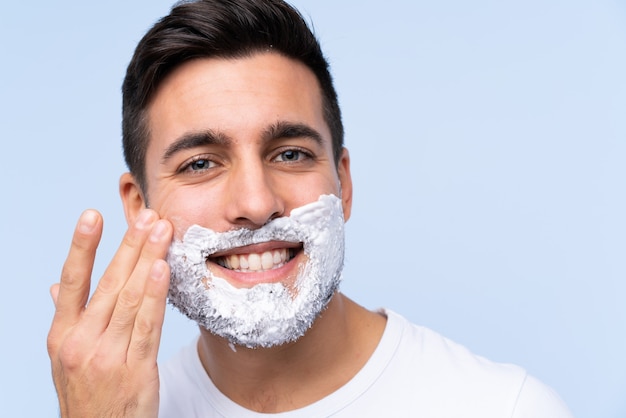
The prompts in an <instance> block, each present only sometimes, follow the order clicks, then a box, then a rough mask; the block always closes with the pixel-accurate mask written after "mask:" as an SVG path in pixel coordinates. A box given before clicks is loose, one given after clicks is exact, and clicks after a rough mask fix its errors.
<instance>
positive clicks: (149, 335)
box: [126, 260, 170, 367]
mask: <svg viewBox="0 0 626 418" xmlns="http://www.w3.org/2000/svg"><path fill="white" fill-rule="evenodd" d="M169 284H170V269H169V266H168V265H167V263H166V262H165V261H164V260H157V261H156V262H155V263H154V264H153V265H152V268H151V270H150V276H149V279H148V283H147V284H146V292H145V296H144V298H143V301H142V303H141V308H140V309H139V312H137V317H136V319H135V323H134V327H133V333H132V337H131V341H130V345H129V347H128V355H127V360H126V361H127V363H128V365H129V366H130V367H132V366H135V365H136V364H139V363H141V362H144V363H145V364H146V365H147V366H148V367H150V366H152V365H154V364H156V360H157V355H158V353H159V344H160V341H161V330H162V328H163V320H164V317H165V305H166V300H167V292H168V290H169Z"/></svg>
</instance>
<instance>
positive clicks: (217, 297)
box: [168, 195, 344, 348]
mask: <svg viewBox="0 0 626 418" xmlns="http://www.w3.org/2000/svg"><path fill="white" fill-rule="evenodd" d="M267 241H287V242H301V243H303V248H304V253H305V255H306V256H307V260H306V262H305V263H304V264H303V265H300V266H299V267H300V268H299V271H298V276H297V278H296V280H295V284H294V285H293V287H291V286H289V285H286V284H283V283H261V284H257V285H255V286H253V287H251V288H249V289H248V288H236V287H234V286H232V285H231V284H230V283H228V282H227V281H226V280H225V279H223V278H221V277H218V276H215V275H214V274H213V273H212V272H211V271H210V270H209V269H208V267H207V258H208V257H209V256H210V255H211V254H214V253H216V252H218V251H224V250H229V249H232V248H237V247H242V246H245V245H251V244H258V243H262V242H267ZM343 257H344V219H343V208H342V205H341V199H339V198H338V197H336V196H333V195H322V196H320V198H319V200H317V201H316V202H313V203H310V204H307V205H305V206H302V207H300V208H297V209H294V210H292V211H291V214H290V216H288V217H282V218H277V219H275V220H272V221H271V222H269V223H267V224H266V225H264V226H263V227H262V228H260V229H256V230H250V229H238V230H233V231H228V232H222V233H220V232H215V231H213V230H211V229H208V228H203V227H200V226H198V225H193V226H191V227H190V228H189V229H188V230H187V232H186V233H185V235H184V237H183V239H182V241H178V240H176V241H174V242H173V243H172V245H171V247H170V251H169V254H168V263H169V265H170V267H171V282H170V290H169V301H170V303H171V304H172V305H174V306H175V307H176V308H178V309H179V310H180V311H181V312H182V313H184V314H185V315H187V316H188V317H189V318H190V319H192V320H194V321H196V322H197V323H198V324H199V325H200V326H202V327H204V328H206V329H207V330H209V331H210V332H212V333H213V334H215V335H218V336H220V337H223V338H226V339H227V340H228V341H229V342H230V343H231V344H236V345H241V346H245V347H249V348H256V347H272V346H276V345H281V344H285V343H287V342H291V341H295V340H296V339H298V338H300V337H301V336H302V335H304V333H305V332H306V331H307V330H308V329H309V328H310V327H311V325H312V324H313V321H315V319H316V318H317V317H318V316H319V314H320V313H321V312H322V311H323V310H324V309H325V308H326V306H327V305H328V302H330V300H331V298H332V296H333V294H334V293H335V291H336V290H337V288H338V286H339V282H340V281H341V271H342V269H343Z"/></svg>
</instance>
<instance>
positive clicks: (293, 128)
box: [161, 121, 324, 163]
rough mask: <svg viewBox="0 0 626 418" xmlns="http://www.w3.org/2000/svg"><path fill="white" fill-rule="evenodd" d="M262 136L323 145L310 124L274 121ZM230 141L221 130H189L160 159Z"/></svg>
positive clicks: (226, 144) (223, 144)
mask: <svg viewBox="0 0 626 418" xmlns="http://www.w3.org/2000/svg"><path fill="white" fill-rule="evenodd" d="M262 138H263V140H264V141H266V142H270V141H272V140H278V139H289V138H305V139H310V140H313V141H314V142H315V143H317V144H318V145H323V143H324V140H323V138H322V135H321V134H320V133H319V132H318V131H316V130H315V129H313V128H311V127H310V126H308V125H306V124H303V123H293V122H284V121H279V122H276V123H274V124H272V125H270V126H269V127H267V129H265V131H264V132H263V134H262ZM232 142H233V140H232V139H231V138H230V137H229V136H227V135H226V134H224V133H222V132H215V131H213V130H206V131H201V132H190V133H187V134H184V135H183V136H181V137H180V138H179V139H177V140H176V141H174V142H173V143H171V144H170V146H169V147H167V149H166V150H165V153H164V154H163V158H162V159H161V161H162V163H166V162H167V161H168V160H169V159H170V158H172V157H173V156H174V155H175V154H176V153H178V152H180V151H185V150H188V149H193V148H199V147H205V146H208V145H221V146H228V145H230V144H232Z"/></svg>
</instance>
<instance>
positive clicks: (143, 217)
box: [135, 210, 152, 229]
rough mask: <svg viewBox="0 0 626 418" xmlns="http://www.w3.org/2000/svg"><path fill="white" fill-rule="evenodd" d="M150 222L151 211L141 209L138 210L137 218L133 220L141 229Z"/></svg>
mask: <svg viewBox="0 0 626 418" xmlns="http://www.w3.org/2000/svg"><path fill="white" fill-rule="evenodd" d="M150 223H152V211H149V210H142V211H141V212H139V216H137V220H136V221H135V226H136V227H137V228H140V229H143V228H145V227H147V226H148V225H149V224H150Z"/></svg>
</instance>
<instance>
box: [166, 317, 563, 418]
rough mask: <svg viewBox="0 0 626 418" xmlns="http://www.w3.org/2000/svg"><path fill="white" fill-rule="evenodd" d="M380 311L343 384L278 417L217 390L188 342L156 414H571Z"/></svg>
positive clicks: (169, 367) (509, 371)
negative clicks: (383, 318) (376, 328)
mask: <svg viewBox="0 0 626 418" xmlns="http://www.w3.org/2000/svg"><path fill="white" fill-rule="evenodd" d="M385 314H386V315H387V318H388V320H387V326H386V328H385V331H384V333H383V337H382V339H381V341H380V343H379V344H378V347H377V348H376V350H375V351H374V353H373V355H372V357H371V358H370V360H369V361H368V362H367V364H366V365H365V366H364V367H363V368H362V369H361V370H360V371H359V372H358V373H357V374H356V375H355V376H354V377H353V378H352V379H351V380H350V381H349V382H348V383H346V384H345V385H344V386H343V387H341V388H340V389H338V390H337V391H335V392H334V393H332V394H330V395H329V396H327V397H325V398H323V399H321V400H319V401H317V402H315V403H313V404H311V405H308V406H306V407H304V408H301V409H297V410H294V411H289V412H283V413H279V414H262V413H258V412H253V411H250V410H248V409H245V408H243V407H241V406H240V405H238V404H236V403H235V402H233V401H231V400H230V399H229V398H227V397H226V396H225V395H224V394H222V393H221V392H220V391H219V389H217V387H216V386H215V385H214V384H213V382H212V381H211V379H210V378H209V376H208V375H207V373H206V372H205V371H204V368H203V367H202V364H201V363H200V358H199V357H198V352H197V348H196V343H195V342H194V343H193V344H191V345H189V346H188V347H185V348H184V349H183V350H182V351H181V352H180V353H179V354H177V355H176V356H175V357H174V358H172V359H171V360H170V361H168V362H167V363H166V364H164V365H162V366H161V367H160V373H161V392H160V396H161V404H160V411H159V417H161V418H170V417H171V418H183V417H184V418H187V417H203V418H212V417H221V418H259V417H277V418H317V417H337V418H339V417H346V418H347V417H349V418H355V417H359V418H366V417H375V418H380V417H385V418H392V417H424V418H452V417H455V418H572V415H571V414H570V412H569V411H568V409H567V407H566V406H565V405H564V404H563V402H562V401H561V400H560V399H559V397H558V396H557V395H556V394H555V393H554V392H553V391H552V389H550V388H549V387H547V386H546V385H544V384H543V383H541V382H540V381H538V380H537V379H535V378H533V377H532V376H529V375H528V374H527V373H526V371H525V370H523V369H522V368H520V367H517V366H514V365H509V364H498V363H493V362H490V361H488V360H486V359H484V358H482V357H479V356H476V355H474V354H472V353H470V352H469V351H468V350H467V349H466V348H465V347H463V346H461V345H459V344H456V343H454V342H452V341H450V340H448V339H446V338H444V337H442V336H440V335H439V334H437V333H435V332H433V331H431V330H430V329H428V328H424V327H421V326H417V325H413V324H411V323H409V322H408V321H407V320H406V319H404V318H403V317H401V316H399V315H397V314H395V313H393V312H391V311H385Z"/></svg>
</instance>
